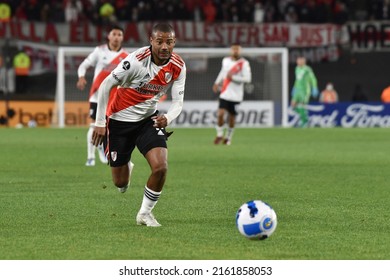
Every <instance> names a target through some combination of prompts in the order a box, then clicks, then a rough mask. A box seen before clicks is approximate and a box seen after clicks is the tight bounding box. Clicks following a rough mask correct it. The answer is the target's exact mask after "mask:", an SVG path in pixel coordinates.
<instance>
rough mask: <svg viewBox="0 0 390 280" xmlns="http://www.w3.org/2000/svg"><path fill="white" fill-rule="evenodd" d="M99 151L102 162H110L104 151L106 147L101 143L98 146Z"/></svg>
mask: <svg viewBox="0 0 390 280" xmlns="http://www.w3.org/2000/svg"><path fill="white" fill-rule="evenodd" d="M98 152H99V159H100V161H101V162H102V163H104V164H107V163H108V160H107V157H106V154H105V153H104V148H103V146H102V145H100V146H99V147H98Z"/></svg>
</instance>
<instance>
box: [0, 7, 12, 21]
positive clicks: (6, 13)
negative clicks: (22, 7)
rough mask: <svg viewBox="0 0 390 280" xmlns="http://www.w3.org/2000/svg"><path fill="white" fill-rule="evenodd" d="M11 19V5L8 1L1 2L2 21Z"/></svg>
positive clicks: (0, 16) (0, 17) (0, 14)
mask: <svg viewBox="0 0 390 280" xmlns="http://www.w3.org/2000/svg"><path fill="white" fill-rule="evenodd" d="M10 19H11V6H10V5H9V4H8V3H0V22H8V21H10Z"/></svg>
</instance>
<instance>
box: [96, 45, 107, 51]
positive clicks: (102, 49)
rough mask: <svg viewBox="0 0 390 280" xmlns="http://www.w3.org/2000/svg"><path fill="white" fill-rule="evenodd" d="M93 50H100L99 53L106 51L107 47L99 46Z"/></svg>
mask: <svg viewBox="0 0 390 280" xmlns="http://www.w3.org/2000/svg"><path fill="white" fill-rule="evenodd" d="M95 49H97V50H100V51H105V50H108V46H107V44H101V45H98V46H96V48H95Z"/></svg>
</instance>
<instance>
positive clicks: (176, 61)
mask: <svg viewBox="0 0 390 280" xmlns="http://www.w3.org/2000/svg"><path fill="white" fill-rule="evenodd" d="M171 62H172V63H173V64H176V65H177V66H179V67H180V68H183V67H185V65H186V63H185V62H184V60H183V59H182V58H181V56H180V55H178V54H177V53H175V52H173V53H172V55H171Z"/></svg>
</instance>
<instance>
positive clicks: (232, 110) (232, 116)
mask: <svg viewBox="0 0 390 280" xmlns="http://www.w3.org/2000/svg"><path fill="white" fill-rule="evenodd" d="M238 104H239V103H238V102H229V109H228V112H229V117H228V123H229V127H228V130H227V134H226V137H225V140H224V141H223V143H224V144H225V145H230V144H231V143H232V138H233V132H234V127H235V126H236V115H237V110H236V106H237V105H238Z"/></svg>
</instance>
